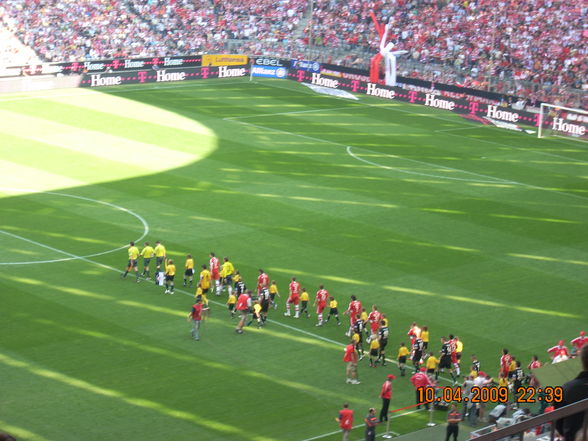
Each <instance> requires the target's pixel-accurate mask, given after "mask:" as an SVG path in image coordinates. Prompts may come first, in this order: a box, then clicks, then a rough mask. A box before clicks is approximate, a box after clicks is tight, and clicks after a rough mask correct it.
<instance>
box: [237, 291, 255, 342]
mask: <svg viewBox="0 0 588 441" xmlns="http://www.w3.org/2000/svg"><path fill="white" fill-rule="evenodd" d="M251 294H252V293H251V290H247V292H244V293H243V294H241V295H239V298H238V299H237V305H236V306H235V309H236V310H237V313H238V314H239V315H240V316H241V320H239V324H238V325H237V329H235V332H236V333H237V334H243V326H245V320H247V315H248V314H249V312H250V311H251Z"/></svg>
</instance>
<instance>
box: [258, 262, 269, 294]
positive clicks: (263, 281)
mask: <svg viewBox="0 0 588 441" xmlns="http://www.w3.org/2000/svg"><path fill="white" fill-rule="evenodd" d="M268 286H269V276H268V275H267V274H266V273H265V271H264V270H262V269H261V268H260V269H259V276H257V295H259V294H260V293H261V291H263V290H264V289H265V288H267V287H268Z"/></svg>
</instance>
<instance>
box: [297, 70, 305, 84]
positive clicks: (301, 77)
mask: <svg viewBox="0 0 588 441" xmlns="http://www.w3.org/2000/svg"><path fill="white" fill-rule="evenodd" d="M296 76H297V77H298V81H299V82H302V81H304V71H303V70H299V71H298V73H297V74H296Z"/></svg>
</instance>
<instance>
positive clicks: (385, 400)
mask: <svg viewBox="0 0 588 441" xmlns="http://www.w3.org/2000/svg"><path fill="white" fill-rule="evenodd" d="M395 378H396V377H395V376H394V375H392V374H390V375H388V376H387V377H386V381H384V384H382V390H381V391H380V398H381V399H382V410H380V420H379V421H380V423H381V422H382V421H388V407H389V406H390V399H391V398H392V380H394V379H395Z"/></svg>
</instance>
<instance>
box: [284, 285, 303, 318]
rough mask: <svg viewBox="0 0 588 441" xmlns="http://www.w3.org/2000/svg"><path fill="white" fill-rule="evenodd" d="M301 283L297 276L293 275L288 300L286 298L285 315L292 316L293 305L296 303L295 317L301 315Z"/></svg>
mask: <svg viewBox="0 0 588 441" xmlns="http://www.w3.org/2000/svg"><path fill="white" fill-rule="evenodd" d="M299 303H300V283H298V282H297V281H296V277H292V281H291V282H290V285H289V286H288V300H286V312H285V313H284V315H285V316H286V317H290V316H291V315H292V314H291V313H290V308H291V305H292V304H294V318H298V317H300V305H299Z"/></svg>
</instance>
